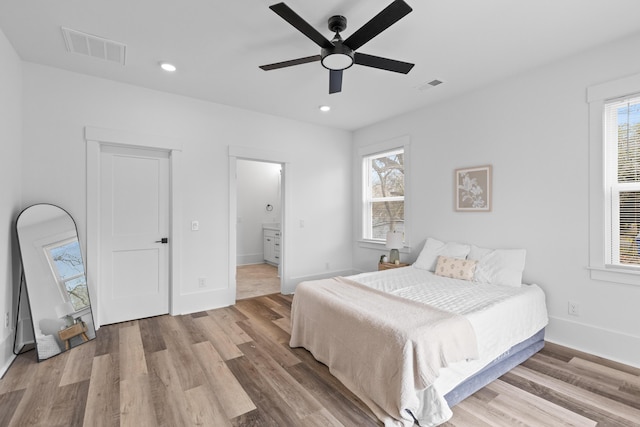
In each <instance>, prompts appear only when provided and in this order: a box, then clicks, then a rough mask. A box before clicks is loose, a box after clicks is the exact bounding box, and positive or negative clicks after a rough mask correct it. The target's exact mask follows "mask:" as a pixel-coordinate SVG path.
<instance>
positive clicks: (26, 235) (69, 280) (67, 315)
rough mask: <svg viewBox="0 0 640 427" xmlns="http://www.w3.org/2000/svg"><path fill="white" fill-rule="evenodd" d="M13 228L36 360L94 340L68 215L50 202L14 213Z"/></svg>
mask: <svg viewBox="0 0 640 427" xmlns="http://www.w3.org/2000/svg"><path fill="white" fill-rule="evenodd" d="M16 231H17V235H18V244H19V246H20V258H21V261H22V270H23V283H21V287H20V289H21V292H25V291H26V297H27V300H28V303H29V309H30V312H31V315H30V317H31V324H32V328H33V336H34V341H35V345H36V350H37V353H38V361H42V360H45V359H48V358H50V357H53V356H56V355H58V354H60V353H62V352H64V351H67V350H69V349H71V348H73V347H76V346H78V345H80V344H83V343H85V342H87V341H89V340H92V339H94V338H95V336H96V332H95V327H94V322H93V313H92V311H91V300H90V298H89V289H88V286H87V278H86V275H85V269H84V261H83V258H82V251H81V249H80V243H79V241H78V233H77V229H76V223H75V221H74V220H73V218H72V217H71V215H69V213H68V212H67V211H65V210H64V209H62V208H60V207H58V206H55V205H50V204H37V205H33V206H30V207H28V208H26V209H25V210H23V211H22V212H21V213H20V215H19V216H18V219H17V220H16ZM21 297H22V298H24V295H21ZM16 330H17V329H16Z"/></svg>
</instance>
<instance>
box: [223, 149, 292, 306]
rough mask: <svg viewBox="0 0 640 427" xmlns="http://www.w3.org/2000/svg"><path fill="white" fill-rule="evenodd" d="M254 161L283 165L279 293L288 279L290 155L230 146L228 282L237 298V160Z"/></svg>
mask: <svg viewBox="0 0 640 427" xmlns="http://www.w3.org/2000/svg"><path fill="white" fill-rule="evenodd" d="M238 160H251V161H256V162H264V163H278V164H280V165H282V181H281V184H280V186H281V197H282V209H281V214H280V215H281V221H280V233H281V235H280V292H281V293H286V292H287V282H288V278H289V268H288V264H289V263H288V260H289V256H288V255H289V247H290V245H289V242H290V237H289V233H288V230H289V222H290V218H291V215H290V212H291V197H290V194H289V193H290V189H291V155H290V154H287V153H284V152H279V151H271V150H264V149H260V148H252V147H238V146H232V145H230V146H229V281H230V282H231V283H230V288H232V289H233V295H234V297H233V298H234V301H235V300H236V295H237V292H236V269H237V267H238V266H237V262H236V259H237V256H236V255H237V253H236V251H237V244H236V239H237V226H238V224H237V222H238V189H237V175H236V174H237V161H238Z"/></svg>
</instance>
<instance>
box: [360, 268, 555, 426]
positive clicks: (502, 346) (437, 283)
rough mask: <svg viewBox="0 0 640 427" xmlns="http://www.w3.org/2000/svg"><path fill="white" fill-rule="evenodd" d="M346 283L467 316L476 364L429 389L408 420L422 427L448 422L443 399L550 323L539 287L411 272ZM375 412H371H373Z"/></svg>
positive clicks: (462, 365)
mask: <svg viewBox="0 0 640 427" xmlns="http://www.w3.org/2000/svg"><path fill="white" fill-rule="evenodd" d="M349 279H350V280H353V281H356V282H358V283H361V284H363V285H365V286H369V287H371V288H374V289H378V290H381V291H384V292H388V293H390V294H393V295H397V296H400V297H403V298H408V299H411V300H413V301H418V302H422V303H424V304H429V305H432V306H434V307H436V308H439V309H442V310H446V311H450V312H453V313H456V314H460V315H463V316H465V317H466V318H467V319H468V320H469V322H470V323H471V325H472V326H473V329H474V330H475V333H476V338H477V342H478V354H479V358H478V359H476V360H471V361H466V362H459V363H454V364H451V365H450V366H448V367H447V368H443V369H442V370H441V371H440V376H439V377H438V378H437V379H436V381H435V382H434V384H433V385H432V387H430V388H428V389H426V390H423V391H422V392H421V394H422V402H423V404H422V405H421V407H420V409H419V410H418V411H417V413H416V414H412V415H413V417H415V418H416V419H418V420H421V424H420V425H438V424H441V423H443V422H445V421H446V420H448V419H449V418H450V417H451V415H452V412H451V409H450V408H449V405H448V403H447V401H446V399H445V398H444V396H445V395H446V394H447V393H449V392H451V391H452V390H454V389H455V388H456V387H457V386H458V385H460V384H462V383H464V382H465V380H467V379H469V378H471V377H473V376H474V375H475V374H477V373H479V372H480V371H481V370H482V369H483V368H485V367H486V366H487V365H490V364H491V362H492V361H494V360H495V359H497V358H498V357H499V356H500V355H502V354H503V353H505V352H507V351H508V350H509V349H511V348H512V347H514V346H516V345H518V344H520V343H521V342H523V341H526V340H527V339H530V338H531V337H532V336H535V335H536V333H539V331H540V330H541V329H543V328H544V327H545V326H546V325H547V323H548V316H547V310H546V303H545V295H544V292H543V291H542V289H540V287H539V286H537V285H535V284H532V285H522V286H521V287H510V286H499V285H489V284H479V283H474V282H469V281H465V280H457V279H450V278H445V277H441V276H437V275H435V274H433V273H432V272H429V271H427V270H422V269H419V268H415V267H405V268H397V269H391V270H384V271H380V272H371V273H362V274H358V275H354V276H350V277H349ZM374 412H375V411H374Z"/></svg>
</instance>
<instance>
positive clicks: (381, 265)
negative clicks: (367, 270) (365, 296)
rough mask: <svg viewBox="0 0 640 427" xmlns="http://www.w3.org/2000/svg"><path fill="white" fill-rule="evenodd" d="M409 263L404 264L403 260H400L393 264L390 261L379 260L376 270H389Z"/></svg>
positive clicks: (406, 265)
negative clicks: (398, 262)
mask: <svg viewBox="0 0 640 427" xmlns="http://www.w3.org/2000/svg"><path fill="white" fill-rule="evenodd" d="M410 265H411V264H405V263H404V262H401V263H400V264H393V263H391V262H380V263H378V271H382V270H389V269H392V268H400V267H408V266H410Z"/></svg>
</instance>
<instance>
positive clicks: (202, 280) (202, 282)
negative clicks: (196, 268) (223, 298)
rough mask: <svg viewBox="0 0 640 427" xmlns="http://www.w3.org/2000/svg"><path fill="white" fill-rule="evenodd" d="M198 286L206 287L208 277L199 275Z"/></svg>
mask: <svg viewBox="0 0 640 427" xmlns="http://www.w3.org/2000/svg"><path fill="white" fill-rule="evenodd" d="M198 287H199V288H206V287H207V278H206V277H198Z"/></svg>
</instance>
